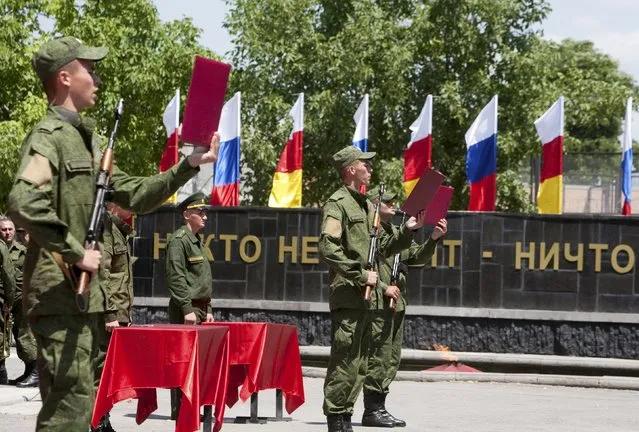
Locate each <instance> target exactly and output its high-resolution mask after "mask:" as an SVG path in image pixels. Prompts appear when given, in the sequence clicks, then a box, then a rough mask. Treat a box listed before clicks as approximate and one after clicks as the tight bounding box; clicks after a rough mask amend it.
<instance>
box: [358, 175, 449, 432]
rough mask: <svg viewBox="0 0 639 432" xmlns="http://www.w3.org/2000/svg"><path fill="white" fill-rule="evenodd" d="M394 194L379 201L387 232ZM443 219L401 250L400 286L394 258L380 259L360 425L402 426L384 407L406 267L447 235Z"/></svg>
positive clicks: (423, 260)
mask: <svg viewBox="0 0 639 432" xmlns="http://www.w3.org/2000/svg"><path fill="white" fill-rule="evenodd" d="M368 197H369V199H370V200H371V201H372V202H373V204H376V203H377V200H378V199H379V189H378V188H373V189H371V190H370V191H369V193H368ZM394 199H395V195H394V194H389V193H386V194H384V195H383V197H382V203H381V204H380V215H381V218H382V226H383V227H384V230H385V231H387V232H393V231H396V230H397V229H398V228H397V227H396V226H394V225H392V223H391V220H392V218H393V216H394V214H395V210H394V209H393V208H392V202H393V200H394ZM446 225H447V224H446V219H442V220H440V221H439V222H438V223H437V225H436V226H435V227H434V229H433V232H432V234H431V235H430V236H429V237H428V239H427V240H426V241H425V242H424V243H423V244H421V245H420V244H417V243H416V242H415V241H413V242H412V243H411V245H410V247H409V248H407V249H405V250H403V251H401V252H400V263H401V264H400V270H402V271H400V274H399V284H398V285H399V286H396V285H393V284H392V280H391V279H392V278H391V276H392V269H393V260H394V257H390V258H385V257H380V259H379V262H378V264H379V283H378V284H377V288H376V291H377V296H376V297H375V298H376V299H377V302H371V313H372V317H371V321H372V325H371V328H372V331H371V333H372V339H371V344H370V349H369V353H368V365H367V369H366V373H365V376H366V377H365V379H364V415H363V416H362V426H372V427H404V426H406V422H405V421H404V420H400V419H398V418H396V417H395V416H393V415H392V414H390V413H389V412H388V411H387V410H386V396H387V395H388V390H389V386H390V384H391V382H393V380H394V379H395V376H396V375H397V369H398V368H399V363H400V360H401V350H402V341H403V336H404V315H405V311H406V274H405V272H406V268H407V267H423V266H424V265H426V264H427V263H428V262H429V261H430V259H431V257H432V255H433V253H434V252H435V248H436V247H437V242H438V241H439V239H440V238H442V237H443V236H444V235H445V234H446ZM391 298H392V299H394V300H395V308H394V309H393V308H391V307H390V299H391Z"/></svg>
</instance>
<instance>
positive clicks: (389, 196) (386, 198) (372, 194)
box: [366, 186, 397, 202]
mask: <svg viewBox="0 0 639 432" xmlns="http://www.w3.org/2000/svg"><path fill="white" fill-rule="evenodd" d="M366 196H367V197H368V199H369V200H371V201H377V199H378V198H379V186H375V187H374V188H372V189H371V190H369V191H368V192H366ZM395 198H397V194H394V193H390V192H384V195H383V196H382V202H391V201H393V200H394V199H395Z"/></svg>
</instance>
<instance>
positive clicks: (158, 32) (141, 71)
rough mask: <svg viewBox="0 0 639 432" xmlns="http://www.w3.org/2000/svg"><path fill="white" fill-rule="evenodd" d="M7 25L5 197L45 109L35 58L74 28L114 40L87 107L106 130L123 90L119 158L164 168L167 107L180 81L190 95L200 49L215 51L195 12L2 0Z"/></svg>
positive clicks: (95, 39)
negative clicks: (173, 17)
mask: <svg viewBox="0 0 639 432" xmlns="http://www.w3.org/2000/svg"><path fill="white" fill-rule="evenodd" d="M43 23H44V25H43ZM0 25H1V26H2V28H3V32H1V33H0V172H1V173H2V174H1V175H0V197H6V195H7V193H8V191H9V188H10V185H11V183H12V182H13V177H14V173H15V172H16V168H17V167H16V164H17V155H18V151H19V148H20V145H21V142H22V140H23V138H24V136H25V135H26V132H27V131H28V130H29V129H30V128H31V127H32V126H33V125H34V124H35V123H36V122H37V121H38V120H39V119H40V118H41V117H42V115H43V113H44V111H45V110H46V100H45V96H44V92H43V91H42V87H41V84H40V83H39V81H38V79H37V77H36V75H35V73H33V72H32V70H31V66H30V59H31V56H32V54H33V52H35V51H37V49H38V48H39V47H40V46H41V45H42V43H43V42H44V41H45V40H47V39H49V38H52V37H56V36H60V35H73V36H76V37H78V38H80V39H82V40H83V41H84V42H85V43H87V44H89V45H104V46H108V47H109V49H110V51H109V55H108V56H107V58H106V59H105V60H103V61H102V62H100V63H99V64H98V67H97V73H98V75H99V76H100V77H101V79H102V84H101V86H100V100H99V102H98V104H97V107H96V108H95V109H94V110H93V112H90V113H87V114H88V115H91V116H94V117H95V118H96V119H97V120H98V129H99V131H100V132H102V133H105V134H106V133H108V132H109V131H110V129H111V127H112V123H113V115H112V112H113V108H114V107H115V104H116V102H117V100H118V98H120V97H123V98H124V99H125V114H124V116H123V119H122V122H121V129H120V130H119V134H118V140H117V143H116V160H117V162H118V165H119V166H120V167H121V168H123V169H124V170H125V171H127V172H129V173H131V174H136V175H149V174H153V173H155V172H157V166H158V161H159V160H160V156H161V154H162V151H163V150H164V147H165V145H166V134H165V131H164V127H163V126H162V112H163V111H164V108H165V107H166V104H167V103H168V101H169V100H170V99H171V97H172V96H173V94H174V92H175V89H176V88H179V89H180V90H181V93H182V95H183V100H184V99H185V96H186V90H187V89H188V86H189V82H190V77H191V71H192V67H193V59H194V56H195V55H196V54H198V55H203V56H207V57H213V56H214V54H213V53H211V52H210V51H209V50H207V49H206V48H204V47H202V46H201V45H199V43H198V42H197V40H198V37H199V35H200V32H201V30H200V29H198V28H196V27H195V26H194V25H193V22H192V21H191V19H189V18H185V19H182V20H178V21H173V22H169V23H162V22H161V21H160V19H159V17H158V13H157V10H156V8H155V6H154V5H153V4H152V2H151V1H150V0H109V1H100V0H86V1H84V2H82V5H81V6H77V5H76V2H75V1H73V0H40V1H31V2H24V1H18V0H0ZM51 27H52V28H51Z"/></svg>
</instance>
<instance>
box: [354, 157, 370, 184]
mask: <svg viewBox="0 0 639 432" xmlns="http://www.w3.org/2000/svg"><path fill="white" fill-rule="evenodd" d="M352 166H353V168H354V170H355V172H354V175H355V179H356V180H357V182H358V183H359V184H362V185H365V186H368V185H369V184H370V182H371V174H372V172H373V167H372V166H371V164H370V161H367V160H358V161H356V162H355V163H353V165H352Z"/></svg>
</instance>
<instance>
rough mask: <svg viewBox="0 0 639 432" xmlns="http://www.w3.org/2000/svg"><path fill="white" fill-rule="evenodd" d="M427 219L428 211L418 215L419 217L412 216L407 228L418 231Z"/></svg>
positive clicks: (407, 222)
mask: <svg viewBox="0 0 639 432" xmlns="http://www.w3.org/2000/svg"><path fill="white" fill-rule="evenodd" d="M425 219H426V210H422V211H420V212H419V213H417V217H415V216H411V217H410V219H408V220H407V221H406V228H408V229H409V230H413V231H415V230H418V229H420V228H421V227H423V226H424V220H425Z"/></svg>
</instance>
